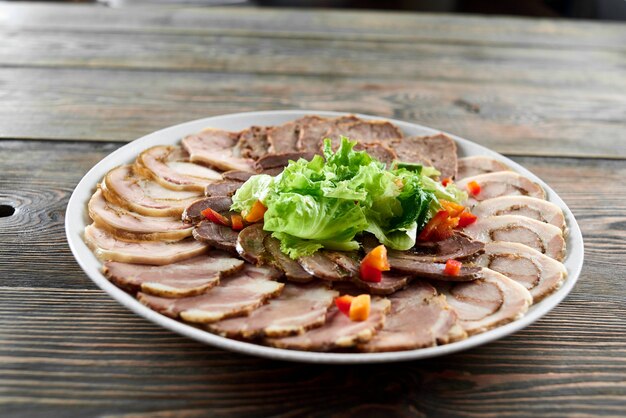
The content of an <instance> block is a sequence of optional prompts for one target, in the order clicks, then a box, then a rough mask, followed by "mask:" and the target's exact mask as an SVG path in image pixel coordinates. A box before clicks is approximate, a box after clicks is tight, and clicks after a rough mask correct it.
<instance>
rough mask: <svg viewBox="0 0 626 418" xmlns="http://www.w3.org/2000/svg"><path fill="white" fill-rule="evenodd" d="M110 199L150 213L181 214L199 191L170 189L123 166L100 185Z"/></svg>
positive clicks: (109, 173)
mask: <svg viewBox="0 0 626 418" xmlns="http://www.w3.org/2000/svg"><path fill="white" fill-rule="evenodd" d="M100 188H101V190H102V193H103V194H104V197H105V198H106V200H108V201H109V202H111V203H115V204H116V205H118V206H122V207H124V208H126V209H129V210H131V211H133V212H137V213H140V214H142V215H147V216H180V214H181V213H183V211H184V210H185V208H186V207H187V206H188V205H190V204H191V203H192V202H193V201H194V200H196V199H198V198H200V197H202V195H201V194H200V193H198V192H194V191H183V190H170V189H167V188H165V187H163V186H161V185H160V184H159V183H157V182H155V181H154V180H150V179H147V178H145V177H142V176H140V175H138V174H137V173H135V172H134V170H133V168H132V166H130V165H123V166H120V167H117V168H114V169H113V170H111V171H109V172H108V173H107V175H106V176H105V177H104V180H103V181H102V184H101V185H100Z"/></svg>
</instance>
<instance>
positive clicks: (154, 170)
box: [135, 145, 222, 191]
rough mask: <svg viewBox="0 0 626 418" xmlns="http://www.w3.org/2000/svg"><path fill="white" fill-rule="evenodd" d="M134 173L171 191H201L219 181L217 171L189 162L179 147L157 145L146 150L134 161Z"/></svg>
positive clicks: (219, 177) (185, 153)
mask: <svg viewBox="0 0 626 418" xmlns="http://www.w3.org/2000/svg"><path fill="white" fill-rule="evenodd" d="M135 169H136V171H137V172H138V173H139V174H141V175H142V176H144V177H148V178H151V179H153V180H154V181H156V182H157V183H159V184H160V185H162V186H164V187H166V188H168V189H173V190H194V191H203V190H204V188H205V187H206V186H207V184H210V183H212V182H214V181H216V180H220V179H221V178H222V176H221V175H220V173H218V172H217V171H214V170H211V169H210V168H207V167H205V166H202V165H199V164H194V163H192V162H190V161H189V154H187V152H186V151H185V150H183V149H182V148H181V147H174V146H165V145H159V146H156V147H152V148H148V149H147V150H145V151H144V152H142V153H141V154H139V156H138V157H137V159H136V160H135Z"/></svg>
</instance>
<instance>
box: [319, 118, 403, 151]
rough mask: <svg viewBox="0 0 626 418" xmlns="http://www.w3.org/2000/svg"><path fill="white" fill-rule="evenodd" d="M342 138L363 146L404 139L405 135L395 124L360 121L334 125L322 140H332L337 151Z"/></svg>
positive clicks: (381, 121)
mask: <svg viewBox="0 0 626 418" xmlns="http://www.w3.org/2000/svg"><path fill="white" fill-rule="evenodd" d="M342 136H345V137H347V138H348V139H350V140H352V141H357V142H358V143H361V144H368V143H371V142H378V143H381V142H382V143H388V142H389V141H390V140H392V139H396V140H397V139H398V138H402V137H403V136H404V134H403V133H402V131H401V130H400V129H398V128H397V127H396V126H395V125H394V124H393V123H391V122H387V121H385V120H367V121H366V120H358V121H355V122H346V123H337V124H334V125H333V126H331V127H330V128H328V130H327V131H326V132H325V133H324V135H322V139H323V138H330V139H331V140H332V143H333V148H334V149H336V148H338V147H339V145H340V144H341V137H342Z"/></svg>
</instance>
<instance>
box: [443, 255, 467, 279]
mask: <svg viewBox="0 0 626 418" xmlns="http://www.w3.org/2000/svg"><path fill="white" fill-rule="evenodd" d="M462 266H463V264H462V263H461V262H460V261H456V260H452V259H450V260H448V261H446V266H445V267H444V269H443V273H444V274H447V275H448V276H458V275H459V273H460V272H461V267H462Z"/></svg>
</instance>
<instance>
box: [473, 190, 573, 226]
mask: <svg viewBox="0 0 626 418" xmlns="http://www.w3.org/2000/svg"><path fill="white" fill-rule="evenodd" d="M472 213H473V214H474V215H476V216H478V217H479V218H487V217H489V216H500V215H520V216H525V217H527V218H531V219H536V220H538V221H541V222H546V223H549V224H551V225H554V226H556V227H558V228H560V229H561V230H563V231H565V229H566V226H565V217H564V216H563V211H562V210H561V208H560V207H558V206H557V205H555V204H554V203H552V202H548V201H547V200H542V199H537V198H536V197H530V196H501V197H494V198H493V199H487V200H483V201H482V202H480V203H478V204H476V206H474V207H473V208H472Z"/></svg>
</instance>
